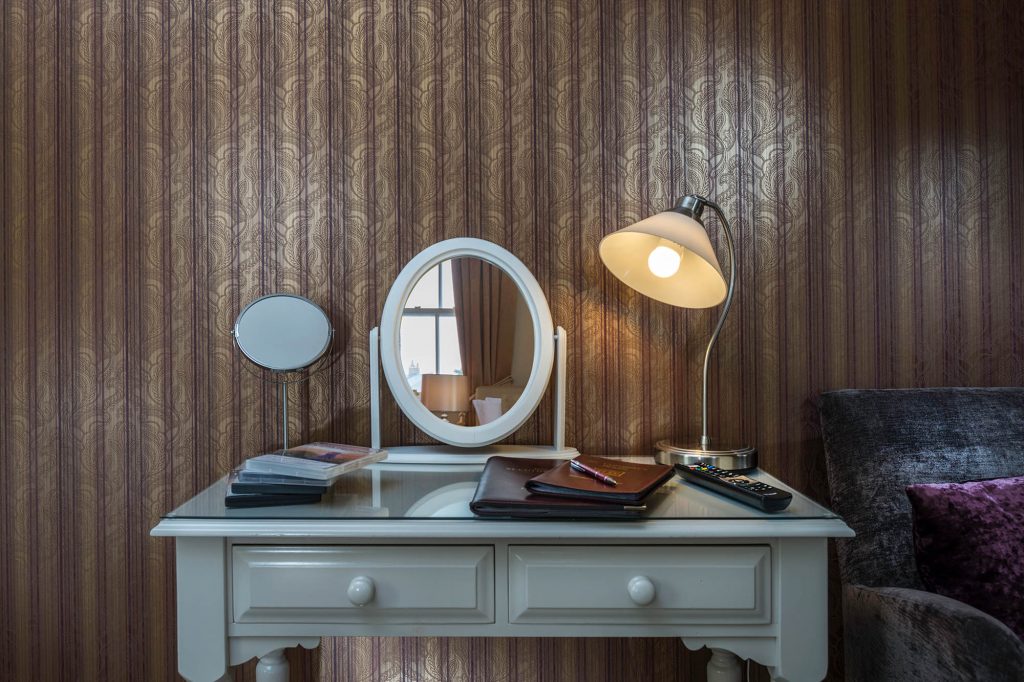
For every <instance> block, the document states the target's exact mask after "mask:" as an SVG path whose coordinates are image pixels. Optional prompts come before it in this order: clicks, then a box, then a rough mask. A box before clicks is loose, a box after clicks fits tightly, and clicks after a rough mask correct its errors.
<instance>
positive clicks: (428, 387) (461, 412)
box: [420, 374, 469, 424]
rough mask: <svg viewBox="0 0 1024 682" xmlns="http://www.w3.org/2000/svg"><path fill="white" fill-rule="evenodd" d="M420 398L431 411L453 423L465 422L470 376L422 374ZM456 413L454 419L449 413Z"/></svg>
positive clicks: (467, 409)
mask: <svg viewBox="0 0 1024 682" xmlns="http://www.w3.org/2000/svg"><path fill="white" fill-rule="evenodd" d="M421 377H422V379H423V385H422V387H421V389H420V400H422V401H423V405H424V406H425V407H426V408H427V409H428V410H430V411H431V412H437V413H440V415H441V418H442V419H444V420H445V421H447V422H450V423H452V424H463V423H464V422H465V420H466V412H468V411H469V377H468V376H465V375H462V374H422V375H421ZM451 412H454V413H456V414H455V415H453V416H454V419H449V418H448V413H451Z"/></svg>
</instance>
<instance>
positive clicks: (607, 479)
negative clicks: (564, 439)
mask: <svg viewBox="0 0 1024 682" xmlns="http://www.w3.org/2000/svg"><path fill="white" fill-rule="evenodd" d="M569 466H570V467H572V468H573V470H575V471H578V472H580V473H581V474H586V475H587V476H590V477H591V478H596V479H597V480H599V481H601V483H604V484H606V485H618V484H619V482H618V481H616V480H615V479H614V478H612V477H611V476H607V475H605V474H602V473H601V472H600V471H598V470H597V469H594V468H593V467H588V466H587V465H586V464H584V463H583V462H579V461H577V460H575V459H570V460H569Z"/></svg>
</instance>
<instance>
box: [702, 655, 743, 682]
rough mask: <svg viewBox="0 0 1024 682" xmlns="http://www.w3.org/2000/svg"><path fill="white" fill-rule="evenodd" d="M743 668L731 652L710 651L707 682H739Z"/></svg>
mask: <svg viewBox="0 0 1024 682" xmlns="http://www.w3.org/2000/svg"><path fill="white" fill-rule="evenodd" d="M742 677H743V668H742V667H741V666H740V659H739V658H738V657H737V656H736V654H734V653H733V652H731V651H726V650H725V649H712V650H711V660H710V661H708V682H741V680H742Z"/></svg>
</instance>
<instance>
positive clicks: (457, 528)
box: [153, 458, 852, 537]
mask: <svg viewBox="0 0 1024 682" xmlns="http://www.w3.org/2000/svg"><path fill="white" fill-rule="evenodd" d="M639 461H644V459H643V458H640V460H639ZM482 470H483V465H482V464H389V463H387V462H382V463H379V464H374V465H371V466H369V467H367V468H365V469H361V470H359V471H355V472H352V473H349V474H346V475H345V476H342V477H341V478H340V479H339V480H338V481H337V482H336V483H335V485H334V487H333V488H332V490H331V491H330V492H329V493H327V494H325V495H324V496H323V499H322V500H321V501H320V502H319V503H317V504H305V505H294V506H284V507H255V508H245V509H228V508H226V507H225V506H224V494H225V492H226V489H227V478H226V477H225V478H222V479H220V480H219V481H217V482H215V483H214V484H213V485H211V486H210V487H208V488H207V489H206V490H204V491H202V492H201V493H199V494H198V495H196V496H195V497H193V498H192V499H190V500H188V501H187V502H185V503H184V504H182V505H181V506H179V507H178V508H177V509H175V510H174V511H171V512H170V513H168V514H165V515H164V516H163V518H162V520H161V522H160V524H159V525H158V526H157V527H156V528H154V529H153V534H154V535H169V536H182V535H208V536H209V535H212V536H238V537H241V536H249V535H265V534H266V533H268V532H270V533H274V534H282V535H286V536H287V535H305V536H310V535H312V536H324V537H326V536H330V535H334V534H342V535H346V536H352V535H353V534H355V535H362V534H365V535H366V536H367V537H374V536H388V537H397V536H402V535H405V536H409V535H419V534H429V535H430V536H432V537H437V536H438V535H445V536H452V537H484V536H490V537H502V536H510V535H523V534H524V533H525V534H536V535H538V536H540V535H543V536H548V535H552V534H558V535H560V536H567V537H597V536H601V535H605V534H607V533H608V532H609V529H611V528H614V529H616V530H617V531H618V532H620V533H626V534H632V533H637V534H642V535H643V536H644V537H652V535H653V536H660V535H662V534H666V535H664V537H675V536H677V535H680V534H683V535H686V536H689V537H693V536H701V537H715V536H719V535H720V534H722V533H725V534H727V535H728V536H730V537H735V536H736V534H737V533H738V532H739V533H746V534H749V535H750V536H751V537H759V536H772V537H781V536H805V537H806V536H816V537H835V536H845V535H849V534H852V533H850V531H849V529H848V528H847V527H846V524H845V523H843V521H842V519H841V518H839V517H838V516H837V515H836V514H835V513H833V512H832V511H830V510H829V509H827V508H825V507H823V506H821V505H820V504H818V503H816V502H814V501H813V500H811V499H810V498H808V497H807V496H806V495H803V494H801V493H799V492H797V491H795V490H793V489H792V488H790V487H788V486H786V485H785V484H784V483H782V482H781V481H779V480H778V479H776V478H774V477H773V476H771V475H769V474H767V473H766V472H763V471H760V470H757V471H755V472H754V473H752V474H751V476H752V477H753V478H757V479H759V480H763V481H765V482H766V483H769V484H771V485H774V486H776V487H779V488H782V489H785V490H789V491H790V492H792V494H793V501H792V503H791V504H790V506H789V508H787V509H786V510H785V511H783V512H779V513H774V514H768V513H765V512H761V511H759V510H756V509H753V508H751V507H748V506H746V505H743V504H740V503H738V502H735V501H733V500H730V499H728V498H725V497H722V496H720V495H717V494H715V493H712V492H709V491H706V490H703V489H701V488H698V487H696V486H693V485H690V484H688V483H685V482H683V481H682V480H681V479H680V478H678V477H675V478H673V479H671V480H670V481H669V482H668V483H666V484H665V485H664V486H662V487H661V488H660V489H659V490H658V491H657V492H655V493H654V494H653V498H652V500H651V501H650V502H649V503H648V507H649V509H648V511H647V513H646V514H645V515H644V516H642V517H640V518H638V519H635V520H634V519H628V520H615V521H608V520H597V519H588V520H583V519H543V520H532V519H531V520H520V519H508V520H505V519H481V518H477V517H475V516H474V515H473V514H472V512H470V510H469V501H470V500H471V499H472V497H473V493H474V491H475V489H476V483H477V481H478V479H479V477H480V473H481V471H482Z"/></svg>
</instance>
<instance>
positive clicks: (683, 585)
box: [509, 545, 771, 624]
mask: <svg viewBox="0 0 1024 682" xmlns="http://www.w3.org/2000/svg"><path fill="white" fill-rule="evenodd" d="M770 559H771V550H770V549H769V547H767V546H760V545H751V546H735V545H734V546H725V545H686V546H665V547H650V546H647V547H636V546H604V547H597V546H590V547H582V546H576V547H564V546H563V547H550V546H526V545H522V546H513V547H510V548H509V619H510V621H511V622H512V623H571V622H588V623H637V624H653V623H663V624H668V623H672V624H691V623H692V624H696V623H732V624H736V623H751V624H758V623H768V622H770V618H771V615H770V613H771V610H770V609H771V560H770Z"/></svg>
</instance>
